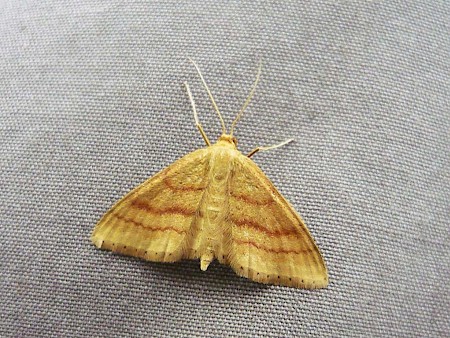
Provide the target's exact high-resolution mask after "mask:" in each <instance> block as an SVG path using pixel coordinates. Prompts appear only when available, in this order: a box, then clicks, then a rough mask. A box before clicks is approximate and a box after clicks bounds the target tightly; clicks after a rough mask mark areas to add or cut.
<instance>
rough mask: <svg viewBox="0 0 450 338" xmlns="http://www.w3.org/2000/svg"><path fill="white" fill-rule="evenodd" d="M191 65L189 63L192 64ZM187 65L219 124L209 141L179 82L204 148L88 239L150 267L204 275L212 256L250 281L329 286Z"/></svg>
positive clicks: (310, 248)
mask: <svg viewBox="0 0 450 338" xmlns="http://www.w3.org/2000/svg"><path fill="white" fill-rule="evenodd" d="M191 61H192V60H191ZM192 63H193V64H194V66H195V68H196V70H197V72H198V74H199V76H200V79H201V80H202V83H203V85H204V87H205V89H206V91H207V93H208V95H209V97H210V99H211V102H212V104H213V106H214V109H215V110H216V112H217V113H218V115H219V118H220V121H221V124H222V135H221V136H220V137H219V139H218V141H217V142H216V143H215V144H211V143H210V141H209V140H208V137H207V136H206V134H205V132H204V131H203V128H202V126H201V124H200V123H199V120H198V116H197V112H196V107H195V103H194V100H193V98H192V94H191V91H190V89H189V86H188V84H187V83H185V86H186V90H187V93H188V95H189V99H190V101H191V104H192V108H193V111H194V118H195V122H196V125H197V127H198V129H199V131H200V133H201V135H202V137H203V139H204V140H205V142H206V147H205V148H202V149H199V150H196V151H194V152H192V153H190V154H187V155H186V156H184V157H182V158H181V159H179V160H178V161H176V162H175V163H173V164H171V165H170V166H169V167H167V168H165V169H164V170H162V171H161V172H159V173H158V174H156V175H155V176H153V177H151V178H150V179H148V180H147V181H145V182H144V183H142V184H141V185H140V186H138V187H137V188H135V189H134V190H132V191H131V192H130V193H128V194H127V195H126V196H125V197H123V198H122V199H121V200H120V201H118V202H117V203H116V204H115V205H114V206H113V207H112V208H111V210H109V211H108V212H107V213H106V214H105V215H104V216H103V217H102V219H101V220H100V221H99V222H98V224H97V225H96V227H95V229H94V232H93V233H92V237H91V239H92V242H93V243H94V244H95V245H96V246H97V247H98V248H102V249H108V250H111V251H114V252H119V253H122V254H125V255H130V256H135V257H140V258H143V259H146V260H149V261H154V262H175V261H178V260H181V259H200V268H201V269H202V270H203V271H204V270H206V269H207V268H208V265H209V264H210V263H211V262H212V261H213V260H214V259H217V260H218V261H219V262H220V263H222V264H228V265H230V266H231V268H232V269H233V270H234V271H235V272H236V273H237V274H238V275H240V276H243V277H246V278H249V279H251V280H253V281H256V282H260V283H266V284H278V285H286V286H292V287H299V288H307V289H312V288H322V287H326V286H327V285H328V273H327V268H326V266H325V262H324V260H323V258H322V255H321V254H320V251H319V249H318V248H317V246H316V244H315V242H314V239H313V238H312V236H311V234H310V232H309V230H308V228H307V227H306V225H305V223H304V221H303V220H302V219H301V217H300V216H299V215H298V214H297V212H296V211H295V210H294V208H293V207H292V206H291V205H290V204H289V202H288V201H287V200H286V199H285V198H284V197H283V196H282V195H281V194H280V193H279V192H278V191H277V189H276V188H275V187H274V185H273V184H272V183H271V182H270V180H269V179H268V178H267V177H266V176H265V174H264V173H263V172H262V170H261V169H260V168H259V167H258V166H257V165H256V164H255V163H254V162H253V161H252V160H251V159H250V157H251V156H252V155H254V154H255V153H256V152H257V151H260V150H268V149H273V148H277V147H279V146H282V145H284V144H286V143H288V142H290V141H292V140H288V141H285V142H283V143H281V144H278V145H274V146H271V147H258V148H255V149H254V150H253V151H251V152H250V153H249V154H248V155H247V156H245V155H243V154H242V153H241V152H240V151H238V150H237V141H236V138H235V137H233V130H234V127H235V125H236V123H237V122H238V120H239V119H240V117H241V116H242V114H243V112H244V110H245V109H246V107H247V106H248V104H249V103H250V100H251V98H252V96H253V94H254V91H255V89H256V85H257V83H258V80H259V76H260V74H261V64H260V66H259V69H258V74H257V77H256V80H255V82H254V84H253V87H252V89H251V91H250V94H249V96H248V98H247V100H246V102H245V103H244V105H243V107H242V109H241V110H240V112H239V113H238V115H237V117H236V119H235V120H234V121H233V123H232V125H231V128H230V133H229V134H228V133H227V130H226V127H225V123H224V121H223V118H222V116H221V114H220V112H219V109H218V107H217V105H216V103H215V101H214V99H213V96H212V94H211V92H210V90H209V89H208V86H207V85H206V82H205V80H204V78H203V76H202V74H201V73H200V70H199V68H198V66H197V65H196V64H195V63H194V62H193V61H192Z"/></svg>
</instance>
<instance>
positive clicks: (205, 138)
mask: <svg viewBox="0 0 450 338" xmlns="http://www.w3.org/2000/svg"><path fill="white" fill-rule="evenodd" d="M184 86H185V87H186V91H187V93H188V96H189V100H190V101H191V105H192V110H193V111H194V119H195V126H196V127H197V128H198V130H199V131H200V134H201V135H202V137H203V140H205V143H206V145H207V146H208V147H209V146H210V145H211V142H209V140H208V136H206V133H205V131H204V130H203V127H202V125H201V124H200V122H199V120H198V116H197V109H196V108H195V102H194V97H193V96H192V93H191V89H190V88H189V85H188V83H187V82H185V83H184Z"/></svg>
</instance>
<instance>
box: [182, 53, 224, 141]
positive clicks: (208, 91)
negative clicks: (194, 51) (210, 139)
mask: <svg viewBox="0 0 450 338" xmlns="http://www.w3.org/2000/svg"><path fill="white" fill-rule="evenodd" d="M188 59H189V61H191V62H192V64H193V65H194V67H195V69H196V70H197V73H198V75H199V77H200V79H201V80H202V82H203V86H204V87H205V89H206V92H207V93H208V96H209V98H210V99H211V103H212V105H213V107H214V109H215V111H216V112H217V114H218V115H219V119H220V123H221V124H222V133H223V134H226V133H227V128H226V127H225V122H224V121H223V118H222V114H221V113H220V111H219V107H217V104H216V102H215V101H214V97H213V96H212V94H211V91H210V90H209V88H208V85H207V84H206V81H205V79H204V78H203V75H202V73H201V72H200V68H199V67H198V66H197V64H196V63H195V62H194V60H192V59H191V58H188Z"/></svg>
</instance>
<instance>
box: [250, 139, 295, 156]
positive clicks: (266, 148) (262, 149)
mask: <svg viewBox="0 0 450 338" xmlns="http://www.w3.org/2000/svg"><path fill="white" fill-rule="evenodd" d="M292 141H294V139H293V138H291V139H289V140H286V141H284V142H281V143H279V144H274V145H273V146H268V147H256V148H255V149H253V150H252V151H251V152H249V153H248V154H247V157H252V156H253V155H255V154H256V153H257V152H258V151H264V150H270V149H275V148H279V147H282V146H284V145H285V144H288V143H290V142H292Z"/></svg>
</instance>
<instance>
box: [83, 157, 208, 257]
mask: <svg viewBox="0 0 450 338" xmlns="http://www.w3.org/2000/svg"><path fill="white" fill-rule="evenodd" d="M208 167H209V152H208V151H207V149H199V150H196V151H194V152H192V153H190V154H188V155H186V156H184V157H182V158H181V159H179V160H178V161H176V162H174V163H173V164H171V165H170V166H168V167H167V168H165V169H164V170H162V171H161V172H159V173H158V174H156V175H155V176H153V177H151V178H150V179H148V180H147V181H145V182H144V183H142V184H141V185H139V186H138V187H136V188H135V189H134V190H132V191H131V192H130V193H128V194H127V195H126V196H125V197H123V198H122V199H121V200H119V201H118V202H117V203H116V204H115V205H114V206H113V207H112V208H111V209H110V210H109V211H108V212H107V213H106V214H105V215H104V216H103V217H102V218H101V220H100V221H99V222H98V224H97V225H96V227H95V228H94V231H93V233H92V236H91V240H92V242H93V243H94V244H95V245H96V246H97V247H98V248H102V249H108V250H112V251H114V252H119V253H122V254H125V255H129V256H135V257H140V258H144V259H146V260H150V261H157V262H174V261H177V260H180V259H182V258H184V256H185V254H186V250H187V248H186V245H187V242H188V237H189V229H190V228H191V225H192V224H193V223H194V222H196V220H197V217H198V215H197V211H198V207H199V204H200V200H201V197H202V194H203V191H204V190H205V187H206V177H207V172H208Z"/></svg>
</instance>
